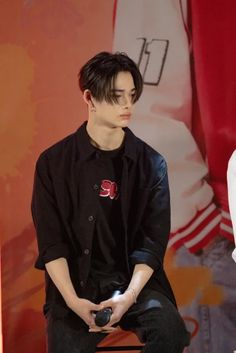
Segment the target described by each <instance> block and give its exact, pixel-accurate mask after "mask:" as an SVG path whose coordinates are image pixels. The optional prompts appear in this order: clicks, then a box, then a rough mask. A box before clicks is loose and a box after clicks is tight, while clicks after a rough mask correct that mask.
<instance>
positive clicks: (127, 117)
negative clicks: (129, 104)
mask: <svg viewBox="0 0 236 353" xmlns="http://www.w3.org/2000/svg"><path fill="white" fill-rule="evenodd" d="M120 116H121V117H122V118H123V119H130V117H131V114H129V113H127V114H121V115H120Z"/></svg>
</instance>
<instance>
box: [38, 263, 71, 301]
mask: <svg viewBox="0 0 236 353" xmlns="http://www.w3.org/2000/svg"><path fill="white" fill-rule="evenodd" d="M45 267H46V270H47V272H48V274H49V276H50V277H51V279H52V281H53V283H54V284H55V286H56V287H57V289H58V290H59V292H60V293H61V295H62V296H63V298H64V300H65V302H66V304H67V305H68V306H70V303H71V301H72V300H73V298H75V297H77V294H76V292H75V289H74V287H73V284H72V282H71V278H70V273H69V267H68V263H67V260H66V259H65V258H63V257H60V258H59V259H56V260H53V261H50V262H48V263H46V265H45Z"/></svg>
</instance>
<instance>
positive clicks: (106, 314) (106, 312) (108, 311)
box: [94, 290, 121, 327]
mask: <svg viewBox="0 0 236 353" xmlns="http://www.w3.org/2000/svg"><path fill="white" fill-rule="evenodd" d="M120 294H121V291H119V290H116V291H115V292H114V293H113V294H112V296H111V298H114V297H116V296H117V295H120ZM111 315H112V308H104V309H102V310H99V311H97V312H96V316H95V319H94V321H95V324H96V325H97V326H99V327H103V326H105V325H107V324H108V322H109V321H110V318H111Z"/></svg>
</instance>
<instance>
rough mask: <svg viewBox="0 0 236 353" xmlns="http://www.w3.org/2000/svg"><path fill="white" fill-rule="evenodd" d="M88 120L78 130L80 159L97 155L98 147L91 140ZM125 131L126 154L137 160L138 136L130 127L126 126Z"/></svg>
mask: <svg viewBox="0 0 236 353" xmlns="http://www.w3.org/2000/svg"><path fill="white" fill-rule="evenodd" d="M86 125H87V121H85V122H84V123H83V124H82V125H81V126H80V128H79V129H78V130H77V132H76V138H77V146H78V151H79V159H80V160H81V161H84V160H87V159H89V158H90V157H92V156H93V155H96V153H97V149H96V148H94V147H93V146H92V145H91V143H90V140H89V135H88V133H87V130H86ZM124 131H125V148H124V156H125V157H128V158H130V159H132V160H133V161H136V159H137V151H136V149H137V138H136V136H135V135H134V134H133V133H132V131H131V130H130V129H129V128H124Z"/></svg>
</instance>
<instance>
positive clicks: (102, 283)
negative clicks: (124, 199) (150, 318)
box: [90, 144, 127, 291]
mask: <svg viewBox="0 0 236 353" xmlns="http://www.w3.org/2000/svg"><path fill="white" fill-rule="evenodd" d="M123 149H124V148H123V144H122V146H121V147H120V148H119V149H116V150H112V151H103V150H98V151H97V152H98V154H99V159H98V168H97V172H98V177H99V180H100V191H99V205H100V207H99V214H98V217H97V221H96V227H95V234H94V237H93V248H92V262H91V263H92V266H91V272H90V279H92V281H93V283H94V282H96V283H97V284H98V285H99V287H100V289H101V291H103V289H106V290H109V288H111V290H112V288H117V287H120V286H123V285H125V282H126V275H125V273H126V272H127V270H126V267H125V261H124V254H125V245H124V234H123V228H122V221H121V202H120V196H121V195H120V189H121V188H120V187H121V176H122V155H123Z"/></svg>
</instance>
